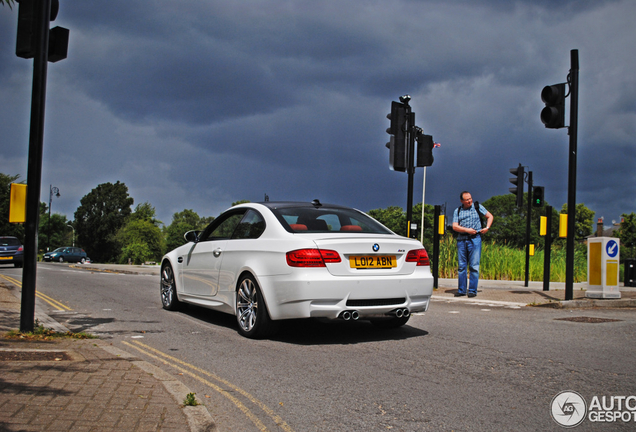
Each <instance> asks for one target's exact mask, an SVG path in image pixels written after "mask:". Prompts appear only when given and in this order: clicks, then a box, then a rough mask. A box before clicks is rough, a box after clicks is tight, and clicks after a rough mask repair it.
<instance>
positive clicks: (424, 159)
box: [415, 130, 435, 167]
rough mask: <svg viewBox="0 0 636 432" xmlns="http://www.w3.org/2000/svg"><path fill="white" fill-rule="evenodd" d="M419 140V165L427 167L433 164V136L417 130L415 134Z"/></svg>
mask: <svg viewBox="0 0 636 432" xmlns="http://www.w3.org/2000/svg"><path fill="white" fill-rule="evenodd" d="M415 140H416V141H417V165H416V166H418V167H427V166H431V165H433V147H435V144H434V143H433V137H432V136H430V135H424V134H423V133H422V131H421V130H418V131H417V135H416V136H415Z"/></svg>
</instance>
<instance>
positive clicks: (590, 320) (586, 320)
mask: <svg viewBox="0 0 636 432" xmlns="http://www.w3.org/2000/svg"><path fill="white" fill-rule="evenodd" d="M555 320H556V321H571V322H579V323H589V324H599V323H607V322H617V321H622V320H618V319H611V318H594V317H570V318H555Z"/></svg>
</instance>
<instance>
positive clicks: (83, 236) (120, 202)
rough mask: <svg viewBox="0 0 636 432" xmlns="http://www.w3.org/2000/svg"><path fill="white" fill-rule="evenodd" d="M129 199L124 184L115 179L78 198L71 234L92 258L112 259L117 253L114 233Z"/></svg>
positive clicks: (125, 215)
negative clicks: (113, 181)
mask: <svg viewBox="0 0 636 432" xmlns="http://www.w3.org/2000/svg"><path fill="white" fill-rule="evenodd" d="M133 202H134V200H133V199H132V198H131V197H129V196H128V187H127V186H126V185H125V184H124V183H120V182H119V181H118V182H117V183H115V184H112V183H103V184H100V185H98V186H97V187H96V188H95V189H93V190H92V191H90V192H89V193H88V194H87V195H86V196H84V197H83V198H82V199H81V200H80V206H79V207H78V208H77V210H76V211H75V233H76V235H77V241H78V243H79V244H80V245H81V246H83V247H84V249H85V250H86V253H87V254H88V256H89V257H91V259H92V260H93V261H96V262H115V261H116V260H117V258H118V257H119V256H120V253H121V248H120V245H119V243H118V241H117V238H116V235H117V233H118V231H119V229H120V228H121V227H122V226H124V224H125V223H126V220H127V218H128V216H129V215H130V213H131V210H130V207H131V206H132V204H133Z"/></svg>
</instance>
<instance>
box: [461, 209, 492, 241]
mask: <svg viewBox="0 0 636 432" xmlns="http://www.w3.org/2000/svg"><path fill="white" fill-rule="evenodd" d="M479 211H480V212H481V214H482V215H484V216H486V213H488V211H487V210H486V208H485V207H484V206H483V205H481V204H479ZM453 223H458V224H459V226H462V227H464V228H473V229H474V230H476V231H480V230H481V221H480V220H479V215H478V214H477V210H475V204H472V205H471V206H470V208H468V209H464V206H460V208H459V210H455V211H454V212H453ZM469 237H471V235H470V234H465V233H460V234H459V235H458V236H457V238H459V239H465V238H469Z"/></svg>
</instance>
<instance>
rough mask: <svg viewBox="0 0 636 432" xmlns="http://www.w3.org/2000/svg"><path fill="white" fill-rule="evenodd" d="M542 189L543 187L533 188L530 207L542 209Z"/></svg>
mask: <svg viewBox="0 0 636 432" xmlns="http://www.w3.org/2000/svg"><path fill="white" fill-rule="evenodd" d="M544 189H545V188H544V187H543V186H534V187H533V188H532V205H533V206H534V207H543V194H544V192H545V190H544Z"/></svg>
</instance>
